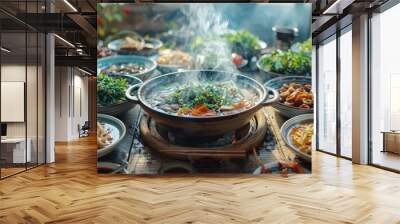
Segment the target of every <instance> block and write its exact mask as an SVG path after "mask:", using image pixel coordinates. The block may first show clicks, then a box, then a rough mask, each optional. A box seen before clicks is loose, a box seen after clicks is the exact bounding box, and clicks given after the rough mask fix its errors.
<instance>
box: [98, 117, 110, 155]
mask: <svg viewBox="0 0 400 224" xmlns="http://www.w3.org/2000/svg"><path fill="white" fill-rule="evenodd" d="M112 141H113V137H112V136H111V131H110V130H107V129H106V128H105V127H104V126H103V125H102V124H101V123H99V122H97V148H99V149H101V148H104V147H106V146H108V145H110V144H111V143H112Z"/></svg>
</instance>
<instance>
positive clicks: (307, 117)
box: [281, 114, 314, 162]
mask: <svg viewBox="0 0 400 224" xmlns="http://www.w3.org/2000/svg"><path fill="white" fill-rule="evenodd" d="M313 122H314V115H313V114H302V115H299V116H296V117H293V118H290V119H289V120H287V121H286V122H285V123H284V124H283V125H282V127H281V136H282V138H283V141H284V142H285V144H286V145H287V146H288V148H289V149H291V150H292V151H293V153H294V154H296V155H297V156H298V157H300V158H302V159H304V160H306V161H308V162H311V155H309V154H307V153H304V152H302V151H301V150H300V149H299V148H297V147H296V146H295V145H294V144H293V143H292V140H291V137H290V132H291V131H292V129H293V128H295V127H298V126H299V125H300V124H307V123H313Z"/></svg>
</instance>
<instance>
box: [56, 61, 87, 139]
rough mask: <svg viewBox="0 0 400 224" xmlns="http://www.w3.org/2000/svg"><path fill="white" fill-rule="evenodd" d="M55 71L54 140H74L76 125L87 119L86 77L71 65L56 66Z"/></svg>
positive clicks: (76, 134)
mask: <svg viewBox="0 0 400 224" xmlns="http://www.w3.org/2000/svg"><path fill="white" fill-rule="evenodd" d="M55 73H56V83H55V86H56V91H55V124H56V132H55V140H56V141H70V140H74V139H77V138H79V132H78V125H83V124H84V123H85V121H88V114H89V112H88V104H89V102H88V78H87V77H86V76H84V73H82V72H80V71H79V70H78V69H76V68H72V67H56V71H55Z"/></svg>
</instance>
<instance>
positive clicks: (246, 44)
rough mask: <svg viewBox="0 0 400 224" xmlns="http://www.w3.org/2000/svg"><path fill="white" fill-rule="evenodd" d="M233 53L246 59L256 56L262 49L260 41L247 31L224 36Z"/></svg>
mask: <svg viewBox="0 0 400 224" xmlns="http://www.w3.org/2000/svg"><path fill="white" fill-rule="evenodd" d="M224 37H225V39H226V41H228V43H229V45H230V46H231V49H232V51H233V52H235V53H238V54H240V55H242V56H244V57H245V58H249V57H251V56H254V55H255V54H256V52H257V51H258V50H260V49H261V45H260V40H259V39H258V38H257V37H256V36H254V35H253V34H251V33H250V32H249V31H247V30H242V31H238V32H235V33H228V34H224Z"/></svg>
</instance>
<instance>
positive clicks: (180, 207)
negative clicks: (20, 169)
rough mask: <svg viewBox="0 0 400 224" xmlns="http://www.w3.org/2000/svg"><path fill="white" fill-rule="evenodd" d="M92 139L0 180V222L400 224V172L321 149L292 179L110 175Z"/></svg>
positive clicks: (267, 176) (64, 146) (62, 149)
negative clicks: (99, 167) (101, 168)
mask: <svg viewBox="0 0 400 224" xmlns="http://www.w3.org/2000/svg"><path fill="white" fill-rule="evenodd" d="M94 140H95V139H86V140H83V141H81V142H75V143H72V144H69V145H58V146H57V163H55V164H52V165H47V166H42V167H39V168H36V169H34V170H31V171H28V172H26V173H23V174H20V175H17V176H14V177H11V178H8V179H5V180H3V181H0V223H11V224H14V223H120V224H121V223H171V224H178V223H290V224H292V223H373V224H376V223H384V224H386V223H400V175H398V174H395V173H390V172H387V171H383V170H380V169H377V168H373V167H368V166H359V165H352V164H351V163H350V162H349V161H347V160H343V159H337V158H335V157H333V156H330V155H326V154H323V153H318V152H316V153H314V159H313V164H314V169H313V174H312V175H293V176H290V177H289V178H284V177H282V176H278V175H277V176H271V175H266V176H259V177H251V176H240V177H238V176H230V177H179V178H178V177H167V178H150V177H132V176H123V175H115V176H109V175H98V174H97V173H96V146H95V141H94Z"/></svg>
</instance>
